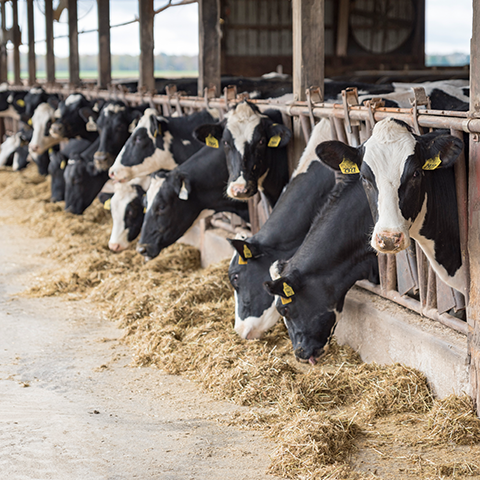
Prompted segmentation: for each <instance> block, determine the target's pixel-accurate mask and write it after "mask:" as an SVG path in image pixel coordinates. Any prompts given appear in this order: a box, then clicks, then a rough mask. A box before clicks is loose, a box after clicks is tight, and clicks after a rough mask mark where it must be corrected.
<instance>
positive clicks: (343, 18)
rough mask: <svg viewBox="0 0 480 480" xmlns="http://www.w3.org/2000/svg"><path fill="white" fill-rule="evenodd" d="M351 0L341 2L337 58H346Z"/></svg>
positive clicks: (341, 0)
mask: <svg viewBox="0 0 480 480" xmlns="http://www.w3.org/2000/svg"><path fill="white" fill-rule="evenodd" d="M349 14H350V0H340V7H339V10H338V23H337V24H338V27H337V57H345V56H346V55H347V47H348V17H349Z"/></svg>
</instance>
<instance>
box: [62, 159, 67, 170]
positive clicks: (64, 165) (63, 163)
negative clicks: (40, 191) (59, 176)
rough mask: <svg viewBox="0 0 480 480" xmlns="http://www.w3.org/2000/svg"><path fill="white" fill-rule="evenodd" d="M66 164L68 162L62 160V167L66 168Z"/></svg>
mask: <svg viewBox="0 0 480 480" xmlns="http://www.w3.org/2000/svg"><path fill="white" fill-rule="evenodd" d="M66 166H67V162H66V161H65V160H62V163H61V164H60V169H61V170H65V167H66Z"/></svg>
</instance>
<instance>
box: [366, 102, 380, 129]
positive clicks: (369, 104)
mask: <svg viewBox="0 0 480 480" xmlns="http://www.w3.org/2000/svg"><path fill="white" fill-rule="evenodd" d="M365 106H366V107H367V108H368V119H369V121H370V126H371V128H372V129H373V127H374V126H375V123H377V121H376V120H375V110H376V109H377V108H381V107H384V106H385V101H384V100H382V99H381V98H379V97H375V98H371V99H370V100H367V101H366V102H365Z"/></svg>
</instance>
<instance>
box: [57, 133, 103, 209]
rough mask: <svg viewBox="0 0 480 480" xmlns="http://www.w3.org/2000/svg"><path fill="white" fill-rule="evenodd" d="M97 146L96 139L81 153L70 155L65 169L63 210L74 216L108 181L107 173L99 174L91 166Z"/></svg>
mask: <svg viewBox="0 0 480 480" xmlns="http://www.w3.org/2000/svg"><path fill="white" fill-rule="evenodd" d="M98 145H99V139H98V138H97V140H95V142H93V143H92V144H91V145H90V146H89V147H88V148H87V149H86V150H84V151H83V152H82V153H75V154H73V155H70V156H69V158H68V161H67V165H66V167H65V173H64V178H65V210H66V211H68V212H71V213H74V214H75V215H81V214H82V213H83V212H84V211H85V209H86V208H87V207H89V206H90V205H91V203H92V202H93V201H94V200H95V197H96V196H97V194H98V193H99V192H100V190H101V189H102V187H103V186H104V185H105V183H106V182H107V180H108V172H106V171H100V172H99V171H98V170H97V169H96V168H95V165H94V164H93V155H94V154H95V152H96V151H97V149H98Z"/></svg>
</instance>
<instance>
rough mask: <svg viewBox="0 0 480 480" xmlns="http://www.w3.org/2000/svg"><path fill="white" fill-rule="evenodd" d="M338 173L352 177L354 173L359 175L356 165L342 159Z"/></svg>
mask: <svg viewBox="0 0 480 480" xmlns="http://www.w3.org/2000/svg"><path fill="white" fill-rule="evenodd" d="M339 167H340V171H341V172H342V173H343V174H346V175H352V174H354V173H360V170H359V169H358V165H357V164H356V163H355V162H352V161H351V160H347V159H346V158H344V159H343V161H342V163H341V164H340V165H339Z"/></svg>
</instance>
